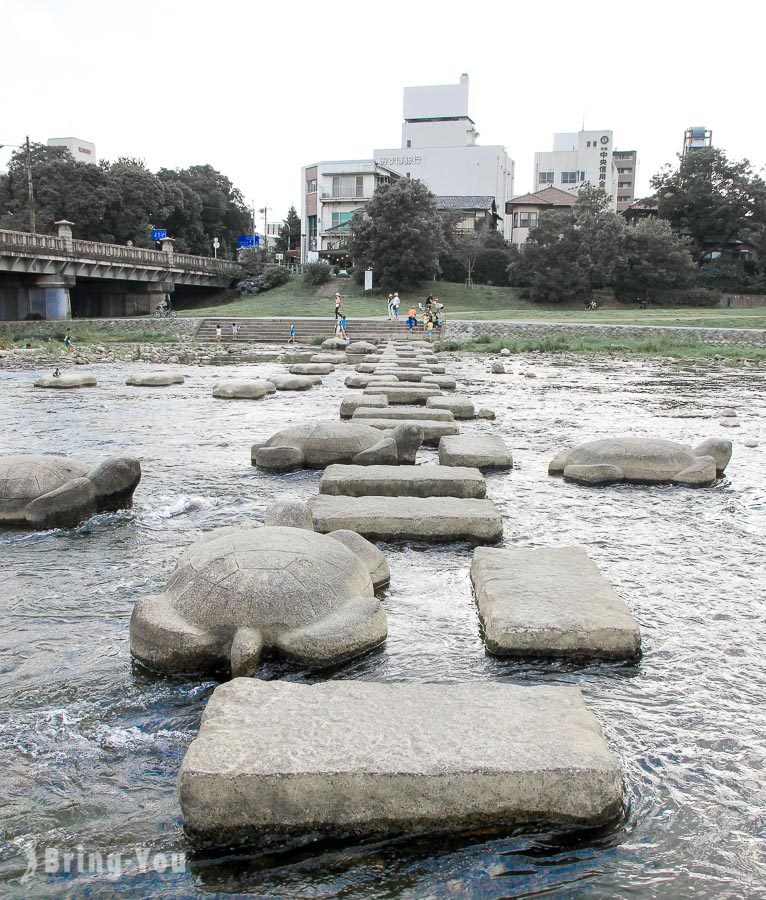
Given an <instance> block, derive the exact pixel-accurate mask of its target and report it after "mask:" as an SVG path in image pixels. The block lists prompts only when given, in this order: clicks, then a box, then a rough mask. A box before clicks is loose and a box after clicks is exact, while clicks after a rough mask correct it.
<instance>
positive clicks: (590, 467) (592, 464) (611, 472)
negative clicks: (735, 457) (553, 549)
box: [548, 437, 731, 487]
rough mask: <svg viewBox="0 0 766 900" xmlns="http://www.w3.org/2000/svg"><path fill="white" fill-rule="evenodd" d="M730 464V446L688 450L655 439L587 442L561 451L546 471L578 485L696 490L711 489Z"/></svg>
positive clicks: (713, 443)
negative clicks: (632, 484)
mask: <svg viewBox="0 0 766 900" xmlns="http://www.w3.org/2000/svg"><path fill="white" fill-rule="evenodd" d="M730 459H731V441H725V440H720V439H718V438H710V439H708V440H706V441H703V442H702V443H701V444H699V446H697V447H695V448H694V449H692V448H691V447H687V446H686V445H685V444H677V443H675V441H665V440H658V439H656V438H641V437H614V438H605V439H603V440H597V441H588V442H587V443H584V444H579V445H578V446H576V447H574V448H572V449H571V450H564V451H562V452H561V453H559V454H558V456H556V457H555V458H554V459H553V460H552V461H551V462H550V464H549V466H548V474H549V475H563V476H564V478H566V479H567V480H569V481H576V482H579V483H581V484H616V483H617V482H620V481H634V482H641V483H644V484H657V483H662V482H673V483H675V484H686V485H691V486H695V487H700V486H704V485H708V484H712V483H713V482H714V481H715V479H716V477H717V476H718V475H721V474H722V473H723V471H724V469H725V468H726V466H727V465H728V463H729V460H730Z"/></svg>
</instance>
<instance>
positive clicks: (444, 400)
mask: <svg viewBox="0 0 766 900" xmlns="http://www.w3.org/2000/svg"><path fill="white" fill-rule="evenodd" d="M426 406H427V407H428V408H429V409H448V410H449V411H450V412H451V413H452V415H453V416H454V417H455V418H456V419H475V418H476V408H475V407H474V405H473V400H471V398H470V397H466V396H465V394H453V396H451V397H429V398H428V400H426Z"/></svg>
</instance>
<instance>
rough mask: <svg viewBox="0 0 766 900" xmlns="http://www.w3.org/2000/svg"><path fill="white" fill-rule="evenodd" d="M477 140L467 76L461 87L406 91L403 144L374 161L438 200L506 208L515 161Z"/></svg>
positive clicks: (377, 153) (500, 148) (494, 146)
mask: <svg viewBox="0 0 766 900" xmlns="http://www.w3.org/2000/svg"><path fill="white" fill-rule="evenodd" d="M478 136H479V133H478V131H477V130H476V125H475V123H474V121H473V119H472V118H471V117H470V116H469V115H468V76H467V75H461V76H460V82H459V83H458V84H438V85H429V86H426V87H406V88H405V89H404V123H403V125H402V145H401V147H395V148H389V149H377V150H375V151H373V157H374V159H375V162H377V163H379V164H380V165H383V166H387V167H389V168H391V169H393V171H394V172H396V173H398V174H399V175H401V176H403V177H404V178H419V179H420V180H421V181H422V182H424V184H426V185H427V186H428V188H429V189H430V190H431V191H433V193H434V194H436V195H437V196H441V197H446V196H452V197H457V196H474V197H476V196H491V197H494V198H495V203H496V205H497V208H498V209H499V210H503V209H505V201H506V200H509V199H510V198H511V197H512V196H513V165H514V164H513V160H512V159H510V158H509V156H508V153H507V151H506V149H505V147H503V146H501V145H499V144H491V145H487V146H481V145H479V144H477V143H476V139H477V138H478ZM505 226H506V223H503V226H502V227H503V228H504V230H505ZM509 236H510V226H508V231H507V233H506V237H509Z"/></svg>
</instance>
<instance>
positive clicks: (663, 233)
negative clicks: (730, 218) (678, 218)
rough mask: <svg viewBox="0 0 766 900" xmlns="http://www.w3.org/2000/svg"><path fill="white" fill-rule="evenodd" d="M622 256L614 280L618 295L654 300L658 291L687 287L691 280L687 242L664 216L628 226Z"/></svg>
mask: <svg viewBox="0 0 766 900" xmlns="http://www.w3.org/2000/svg"><path fill="white" fill-rule="evenodd" d="M624 257H625V258H624V263H623V265H622V266H621V268H620V270H619V271H618V273H617V276H616V279H615V292H616V294H617V296H618V297H621V298H624V299H631V300H633V299H636V300H657V298H658V296H659V295H660V294H661V293H665V292H667V291H674V290H680V289H684V288H688V287H689V286H690V285H691V284H692V283H693V281H694V277H695V268H694V262H693V261H692V257H691V254H690V253H689V242H688V241H687V240H685V239H683V238H680V237H678V235H676V234H675V233H674V232H673V230H672V229H671V227H670V223H669V222H666V221H665V220H664V219H643V220H642V221H641V222H639V223H638V225H636V226H635V228H628V229H627V232H626V235H625V243H624Z"/></svg>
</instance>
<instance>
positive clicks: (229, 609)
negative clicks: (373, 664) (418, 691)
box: [130, 526, 387, 676]
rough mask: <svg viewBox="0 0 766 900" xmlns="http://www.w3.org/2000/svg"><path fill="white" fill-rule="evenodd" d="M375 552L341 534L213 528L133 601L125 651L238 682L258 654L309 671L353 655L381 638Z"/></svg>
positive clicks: (155, 665)
mask: <svg viewBox="0 0 766 900" xmlns="http://www.w3.org/2000/svg"><path fill="white" fill-rule="evenodd" d="M362 541H363V542H364V544H365V545H367V548H368V549H369V551H370V552H362V551H363V550H365V549H366V548H363V547H361V545H360V542H362ZM380 556H381V554H380V551H379V550H377V548H376V547H374V546H372V545H369V542H367V541H364V538H361V537H360V536H359V535H353V540H350V539H349V534H348V533H347V532H338V533H337V535H333V534H328V535H323V534H317V533H316V532H313V531H308V530H306V529H303V528H287V527H268V526H266V527H263V528H243V529H237V528H232V527H227V528H222V529H219V530H218V531H214V532H211V533H210V534H209V535H207V536H206V537H205V538H203V539H202V540H200V541H198V542H197V543H195V544H194V545H192V546H191V547H190V548H189V549H188V550H187V551H186V552H185V553H184V554H183V555H182V556H181V558H180V559H179V561H178V563H177V565H176V568H175V571H174V572H173V574H172V575H171V577H170V580H169V581H168V583H167V586H166V588H165V591H164V592H163V593H162V594H158V595H155V596H147V597H142V598H141V599H140V600H138V602H137V603H136V605H135V607H134V610H133V616H132V618H131V620H130V647H131V652H132V654H133V656H134V657H135V658H136V659H137V660H139V661H140V662H141V663H143V664H144V665H146V666H147V667H149V668H151V669H154V670H157V671H160V672H195V673H196V672H211V671H218V670H223V669H226V668H230V670H231V673H232V675H235V676H236V675H243V674H246V673H248V672H251V671H252V670H253V669H255V668H256V667H257V666H258V664H259V662H260V659H261V656H262V654H263V652H264V651H265V650H274V651H277V652H278V653H280V654H282V655H283V656H286V657H288V658H290V659H294V660H297V661H298V662H300V663H303V664H305V665H310V666H324V665H330V664H333V663H337V662H340V661H342V660H345V659H349V658H351V657H353V656H357V655H359V654H360V653H363V652H364V651H366V650H369V649H370V648H372V647H375V646H377V645H378V644H380V643H381V642H382V641H383V640H384V639H385V637H386V631H387V625H386V613H385V610H384V608H383V606H382V604H381V603H380V601H379V600H378V599H377V598H376V597H375V590H374V584H373V577H372V573H373V572H377V573H379V572H380V562H379V559H378V557H380Z"/></svg>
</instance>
